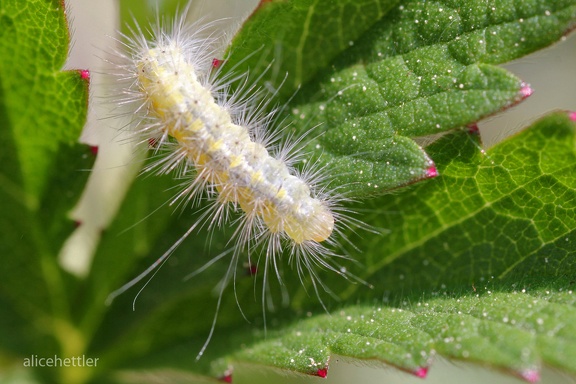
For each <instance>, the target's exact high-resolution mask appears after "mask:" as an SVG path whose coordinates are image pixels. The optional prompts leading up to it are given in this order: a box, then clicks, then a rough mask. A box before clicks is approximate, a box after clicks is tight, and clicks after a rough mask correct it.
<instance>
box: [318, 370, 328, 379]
mask: <svg viewBox="0 0 576 384" xmlns="http://www.w3.org/2000/svg"><path fill="white" fill-rule="evenodd" d="M316 376H319V377H321V378H323V379H325V378H326V376H328V368H322V369H319V370H317V371H316Z"/></svg>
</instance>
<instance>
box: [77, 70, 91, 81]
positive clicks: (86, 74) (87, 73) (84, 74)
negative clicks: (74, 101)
mask: <svg viewBox="0 0 576 384" xmlns="http://www.w3.org/2000/svg"><path fill="white" fill-rule="evenodd" d="M78 72H80V77H81V78H82V80H90V71H89V70H87V69H81V70H79V71H78Z"/></svg>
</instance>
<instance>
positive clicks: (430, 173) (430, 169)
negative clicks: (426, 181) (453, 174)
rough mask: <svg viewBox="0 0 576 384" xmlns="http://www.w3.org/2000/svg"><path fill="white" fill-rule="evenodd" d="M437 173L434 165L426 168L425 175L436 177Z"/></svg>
mask: <svg viewBox="0 0 576 384" xmlns="http://www.w3.org/2000/svg"><path fill="white" fill-rule="evenodd" d="M438 175H439V173H438V170H437V169H436V166H435V165H431V166H429V167H428V169H427V170H426V177H428V178H432V177H436V176H438Z"/></svg>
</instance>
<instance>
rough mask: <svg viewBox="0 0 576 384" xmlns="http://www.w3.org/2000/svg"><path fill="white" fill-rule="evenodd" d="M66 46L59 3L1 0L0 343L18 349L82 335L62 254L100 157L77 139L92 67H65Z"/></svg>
mask: <svg viewBox="0 0 576 384" xmlns="http://www.w3.org/2000/svg"><path fill="white" fill-rule="evenodd" d="M68 45H69V35H68V30H67V24H66V19H65V15H64V11H63V5H62V4H61V3H60V2H58V1H45V0H43V1H40V0H33V1H26V2H22V1H14V0H12V1H9V0H2V1H0V132H1V136H2V138H3V146H2V151H0V161H1V163H2V169H1V171H0V212H2V213H1V214H0V232H1V238H2V239H1V241H0V255H2V262H3V263H2V268H0V281H2V284H0V312H1V313H2V316H1V317H2V326H1V327H0V342H1V345H2V349H3V350H4V351H9V352H10V353H11V354H15V355H30V352H31V351H44V352H47V353H48V352H56V351H58V350H59V349H60V348H62V349H64V350H66V344H67V343H68V346H70V343H73V342H74V338H73V337H70V336H71V333H70V332H69V330H70V328H68V327H72V326H71V325H70V324H71V319H70V318H69V317H68V316H69V314H70V305H71V303H70V302H68V299H69V297H68V295H67V291H68V289H69V288H70V286H69V285H68V283H70V282H69V281H66V279H65V277H64V276H62V274H61V272H60V271H59V269H58V266H57V262H56V255H57V252H58V250H59V248H60V247H61V245H62V243H63V242H64V240H65V239H66V237H67V236H68V235H69V234H70V232H71V231H72V230H73V228H74V224H73V223H72V222H71V221H70V220H69V219H68V218H67V217H66V215H67V211H68V210H69V209H71V207H72V204H74V202H75V200H76V199H77V198H78V196H79V194H80V192H81V190H82V188H83V186H84V184H85V182H86V179H87V176H88V173H87V172H85V170H86V169H89V168H90V167H91V165H90V163H91V161H92V156H91V155H90V151H89V149H88V148H87V147H85V146H80V145H78V144H76V141H77V140H78V137H79V135H80V131H81V129H82V126H83V124H84V120H85V117H86V109H87V102H88V81H87V79H86V77H87V74H88V73H87V72H81V71H62V70H61V69H62V66H63V65H64V62H65V60H66V57H67V53H68ZM19 365H20V367H21V366H22V363H21V361H20V362H19Z"/></svg>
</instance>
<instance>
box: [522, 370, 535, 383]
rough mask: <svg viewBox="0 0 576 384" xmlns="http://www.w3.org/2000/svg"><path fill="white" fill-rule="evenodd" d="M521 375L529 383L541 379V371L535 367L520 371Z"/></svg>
mask: <svg viewBox="0 0 576 384" xmlns="http://www.w3.org/2000/svg"><path fill="white" fill-rule="evenodd" d="M520 376H521V377H522V378H523V379H524V380H526V381H527V382H529V383H535V382H537V381H540V372H539V371H537V370H535V369H527V370H525V371H522V372H520Z"/></svg>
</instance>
